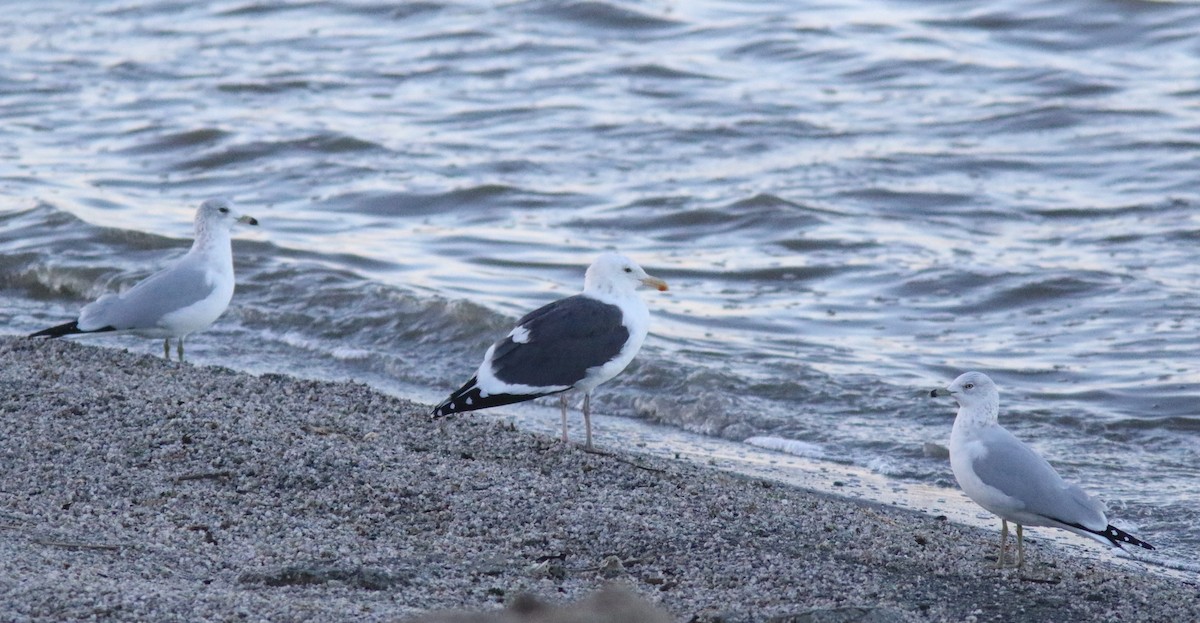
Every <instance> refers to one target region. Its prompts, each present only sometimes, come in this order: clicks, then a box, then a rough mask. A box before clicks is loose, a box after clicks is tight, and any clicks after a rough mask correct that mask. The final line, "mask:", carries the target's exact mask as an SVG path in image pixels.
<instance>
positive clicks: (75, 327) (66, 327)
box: [29, 320, 83, 338]
mask: <svg viewBox="0 0 1200 623" xmlns="http://www.w3.org/2000/svg"><path fill="white" fill-rule="evenodd" d="M76 333H83V331H81V330H80V329H79V321H78V320H72V321H71V322H64V323H63V324H60V325H58V326H57V327H50V328H49V329H42V330H41V331H38V332H37V333H30V334H29V337H47V338H53V337H62V336H64V335H74V334H76Z"/></svg>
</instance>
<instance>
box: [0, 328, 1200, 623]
mask: <svg viewBox="0 0 1200 623" xmlns="http://www.w3.org/2000/svg"><path fill="white" fill-rule="evenodd" d="M0 388H2V391H3V401H2V402H0V416H2V417H0V473H2V474H3V480H2V481H0V620H4V621H68V620H72V621H73V620H106V621H108V620H122V621H409V620H422V621H439V622H450V621H460V622H466V621H485V620H487V621H552V620H553V621H580V622H583V621H614V622H615V621H645V622H647V623H650V622H652V621H659V620H661V621H695V622H704V621H708V622H716V621H726V622H740V621H747V622H748V621H776V622H778V623H785V622H794V623H799V622H802V621H813V622H816V621H861V622H868V621H873V622H877V623H879V622H893V621H1049V620H1054V621H1194V620H1200V588H1198V586H1197V583H1196V582H1195V581H1188V580H1186V579H1179V578H1176V577H1168V576H1164V575H1161V574H1157V573H1152V572H1149V571H1143V570H1140V569H1138V568H1137V567H1136V566H1133V567H1129V568H1126V566H1117V565H1113V564H1110V563H1106V562H1103V561H1099V562H1098V561H1096V560H1081V559H1079V558H1076V557H1070V556H1067V555H1066V553H1065V552H1063V551H1061V550H1060V548H1055V547H1052V546H1051V545H1049V544H1045V543H1044V542H1039V543H1037V544H1034V545H1033V546H1031V547H1029V548H1028V549H1027V554H1028V561H1027V567H1026V568H1025V569H1024V570H1023V571H1022V572H1017V571H1013V570H1005V571H997V570H995V569H993V568H992V567H991V562H992V556H994V554H995V549H994V548H995V542H996V538H997V535H996V533H995V532H994V531H984V530H979V529H976V528H970V527H964V526H959V525H955V524H952V523H949V522H947V521H944V520H938V519H937V518H935V517H932V516H928V515H923V514H920V513H914V512H909V511H905V510H899V509H896V508H889V507H883V506H878V505H871V504H865V503H861V502H855V501H850V500H847V499H843V498H837V497H833V496H828V495H824V494H818V493H813V492H810V491H805V490H801V489H796V488H791V487H787V486H783V485H780V484H777V483H772V482H769V481H763V480H755V479H750V478H745V477H740V476H737V475H732V474H728V473H723V472H719V471H714V470H710V469H705V468H702V467H697V466H694V465H691V464H688V463H684V462H681V461H669V460H663V459H658V458H652V457H646V456H639V455H637V454H632V453H628V452H624V451H618V450H614V449H612V448H605V446H604V438H603V435H601V436H600V437H599V438H598V439H597V441H598V443H599V445H600V447H601V448H605V449H606V450H608V451H610V452H612V453H613V454H612V455H610V456H604V455H598V454H589V453H585V452H583V451H582V450H580V449H579V448H577V447H573V446H572V447H564V446H563V445H562V444H560V443H558V442H556V441H555V440H554V439H552V438H548V437H544V436H540V435H535V434H532V433H528V432H524V431H519V430H514V429H513V428H512V427H511V426H509V425H504V424H499V423H497V422H496V421H494V419H492V418H489V416H488V415H487V414H486V413H482V414H478V413H477V414H466V415H461V416H454V417H451V418H447V419H444V420H439V421H431V420H429V419H428V418H427V417H426V415H425V414H426V413H427V411H428V409H429V407H428V406H426V405H421V404H414V403H411V402H407V401H404V400H400V399H396V398H392V397H389V396H387V395H384V394H382V393H380V392H378V391H375V390H372V389H370V388H368V387H366V386H363V385H357V384H348V383H324V382H314V381H304V380H297V379H292V378H288V377H283V376H277V375H264V376H251V375H248V374H243V373H238V372H233V371H230V370H226V369H222V368H215V367H197V366H192V365H190V364H187V365H183V366H180V365H178V364H175V363H168V362H165V361H163V360H161V359H157V358H155V357H153V356H149V355H141V354H131V353H127V352H122V351H116V350H110V349H101V348H96V347H91V346H87V345H82V344H77V343H72V342H67V341H62V340H53V341H35V340H27V339H21V338H7V337H6V338H0ZM1144 536H1146V538H1147V539H1151V540H1152V538H1153V535H1144ZM606 586H607V587H609V588H607V589H606V591H605V592H603V593H601V594H596V591H598V590H600V589H602V588H604V587H606ZM523 593H528V594H532V595H534V596H536V597H537V599H538V600H540V601H541V602H542V603H540V604H539V603H536V602H535V601H534V600H533V599H532V598H531V597H529V596H525V595H522V594H523ZM581 600H582V602H583V603H582V604H580V605H578V606H574V607H569V608H564V607H560V606H561V605H562V604H568V603H571V602H578V601H581ZM506 604H509V608H508V609H507V610H506V611H505V612H503V613H500V612H499V611H500V610H501V609H502V608H504V607H505V605H506ZM447 610H459V611H474V612H485V613H488V614H483V615H465V614H462V615H452V614H446V613H445V612H444V611H447ZM430 613H435V614H430Z"/></svg>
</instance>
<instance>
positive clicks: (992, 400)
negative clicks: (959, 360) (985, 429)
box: [929, 372, 1000, 422]
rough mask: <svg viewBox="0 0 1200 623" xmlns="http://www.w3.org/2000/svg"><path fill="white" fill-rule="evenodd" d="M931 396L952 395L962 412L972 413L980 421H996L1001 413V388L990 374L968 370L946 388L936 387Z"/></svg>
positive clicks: (930, 393)
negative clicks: (997, 386)
mask: <svg viewBox="0 0 1200 623" xmlns="http://www.w3.org/2000/svg"><path fill="white" fill-rule="evenodd" d="M929 395H930V396H933V397H938V396H952V397H953V398H954V400H955V401H956V402H958V406H959V407H962V409H961V410H960V412H959V413H960V414H961V413H962V412H968V413H971V414H972V416H973V417H974V418H975V419H979V420H980V421H993V422H994V421H995V420H996V417H997V416H998V415H999V414H1000V390H998V389H996V384H995V383H993V382H992V379H990V378H988V375H986V374H984V373H982V372H966V373H963V374H962V375H960V376H959V377H958V378H956V379H954V382H953V383H951V384H950V385H948V386H946V388H945V389H935V390H933V391H932V392H929Z"/></svg>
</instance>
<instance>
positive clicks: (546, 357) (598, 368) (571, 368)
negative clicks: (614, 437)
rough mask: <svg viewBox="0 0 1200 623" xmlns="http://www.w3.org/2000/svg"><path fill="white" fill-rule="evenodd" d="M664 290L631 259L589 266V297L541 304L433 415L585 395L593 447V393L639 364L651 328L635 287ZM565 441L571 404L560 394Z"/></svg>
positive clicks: (606, 257)
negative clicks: (636, 357) (635, 360)
mask: <svg viewBox="0 0 1200 623" xmlns="http://www.w3.org/2000/svg"><path fill="white" fill-rule="evenodd" d="M641 286H649V287H651V288H655V289H657V290H659V291H660V292H663V291H666V290H667V283H666V282H665V281H663V280H662V279H658V278H656V277H651V276H650V275H647V274H646V271H644V270H642V267H641V266H638V265H637V263H635V262H634V261H633V260H631V259H629V258H627V257H625V256H624V255H621V254H619V253H605V254H603V255H601V256H600V257H599V258H598V259H597V260H596V261H595V262H594V263H593V264H592V265H591V266H590V267H588V269H587V273H586V275H585V276H584V280H583V292H582V293H581V294H576V295H575V296H571V297H567V298H565V299H561V300H558V301H555V302H553V303H550V304H548V305H545V306H543V307H540V308H538V309H536V310H534V311H532V312H530V313H529V314H527V315H526V316H525V317H524V318H521V319H520V320H518V321H517V326H516V327H515V328H514V329H513V330H512V331H509V333H508V335H507V336H505V337H504V339H502V340H500V341H498V342H496V343H495V344H492V346H491V348H489V349H488V350H487V353H486V354H484V356H483V363H482V364H480V365H479V369H478V370H477V371H476V372H475V376H473V377H471V380H469V381H467V382H466V384H464V385H463V386H462V387H461V388H459V390H458V391H456V392H454V393H453V394H451V395H450V397H449V398H447V399H446V400H445V401H443V402H442V403H441V404H439V405H438V406H437V407H435V408H434V410H433V415H434V416H435V417H440V416H443V415H449V414H451V413H458V412H461V411H474V410H476V409H486V408H488V407H497V406H500V405H506V404H512V403H514V402H522V401H525V400H532V399H534V398H537V397H539V396H546V395H549V394H561V393H562V392H565V391H567V390H569V389H578V390H579V391H581V392H583V423H584V427H585V430H586V434H587V441H586V446H585V447H586V448H587V449H589V450H590V449H591V448H592V414H591V395H592V390H594V389H596V386H597V385H600V384H601V383H603V382H605V381H607V380H609V379H611V378H613V377H614V376H616V375H617V374H619V373H620V372H621V371H622V370H624V369H625V366H628V365H629V362H631V361H633V357H634V355H636V354H637V352H638V349H640V348H641V347H642V342H643V341H644V340H645V339H646V332H647V330H648V328H649V324H650V310H649V309H647V308H646V302H645V301H643V300H642V297H641V296H639V295H638V293H637V289H638V288H639V287H641ZM559 407H560V408H561V409H562V427H563V433H562V439H563V441H564V442H566V441H567V399H566V395H565V394H561V395H560V397H559Z"/></svg>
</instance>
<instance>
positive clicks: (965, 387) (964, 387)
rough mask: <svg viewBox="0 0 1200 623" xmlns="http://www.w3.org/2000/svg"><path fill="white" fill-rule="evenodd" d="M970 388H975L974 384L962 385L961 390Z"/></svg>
mask: <svg viewBox="0 0 1200 623" xmlns="http://www.w3.org/2000/svg"><path fill="white" fill-rule="evenodd" d="M972 387H975V384H974V383H967V384H965V385H963V389H971V388H972Z"/></svg>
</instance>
